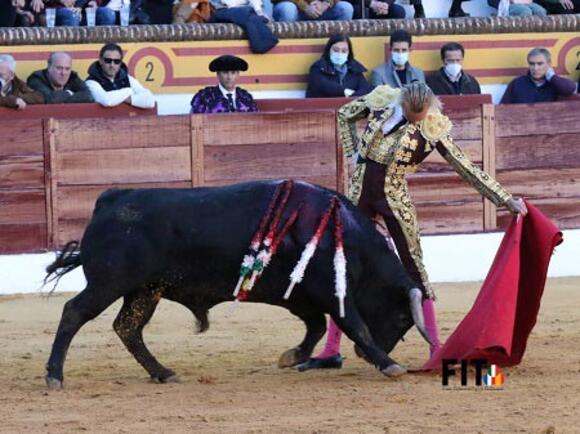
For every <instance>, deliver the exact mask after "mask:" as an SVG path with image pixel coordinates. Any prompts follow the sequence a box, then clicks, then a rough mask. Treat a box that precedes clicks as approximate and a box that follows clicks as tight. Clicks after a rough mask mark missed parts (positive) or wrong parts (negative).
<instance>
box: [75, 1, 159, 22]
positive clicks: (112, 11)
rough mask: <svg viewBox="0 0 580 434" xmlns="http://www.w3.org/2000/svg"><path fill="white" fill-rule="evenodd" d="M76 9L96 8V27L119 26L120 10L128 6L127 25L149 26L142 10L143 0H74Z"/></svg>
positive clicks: (147, 17) (147, 18)
mask: <svg viewBox="0 0 580 434" xmlns="http://www.w3.org/2000/svg"><path fill="white" fill-rule="evenodd" d="M75 4H76V5H77V6H78V7H82V8H83V9H86V8H96V9H97V10H96V16H95V22H96V25H97V26H111V25H115V24H121V9H123V8H124V7H125V6H129V24H151V18H150V17H149V15H148V14H147V13H146V12H145V11H144V10H143V6H144V5H143V0H89V1H87V0H76V3H75Z"/></svg>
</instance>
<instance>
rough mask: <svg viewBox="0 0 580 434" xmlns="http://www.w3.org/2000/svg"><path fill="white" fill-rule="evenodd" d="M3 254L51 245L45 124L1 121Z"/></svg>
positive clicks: (0, 223) (0, 224) (0, 227)
mask: <svg viewBox="0 0 580 434" xmlns="http://www.w3.org/2000/svg"><path fill="white" fill-rule="evenodd" d="M0 131H2V135H1V139H0V253H20V252H31V251H38V250H41V249H45V248H46V247H47V240H46V234H47V216H46V203H45V186H44V153H43V126H42V122H41V121H40V120H26V121H23V120H11V121H9V120H5V119H2V120H1V121H0Z"/></svg>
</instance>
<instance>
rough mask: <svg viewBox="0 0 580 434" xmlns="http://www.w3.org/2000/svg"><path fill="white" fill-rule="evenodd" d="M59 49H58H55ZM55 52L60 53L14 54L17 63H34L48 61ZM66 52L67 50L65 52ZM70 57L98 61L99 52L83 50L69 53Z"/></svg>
mask: <svg viewBox="0 0 580 434" xmlns="http://www.w3.org/2000/svg"><path fill="white" fill-rule="evenodd" d="M55 48H57V47H55ZM53 51H60V50H58V49H55V50H47V51H31V52H28V53H14V54H13V56H14V59H16V61H19V60H20V61H34V60H47V59H48V55H49V54H50V53H52V52H53ZM63 51H66V50H63ZM69 53H70V55H71V56H72V57H73V60H86V59H94V60H97V59H98V57H99V50H93V51H91V50H81V51H69Z"/></svg>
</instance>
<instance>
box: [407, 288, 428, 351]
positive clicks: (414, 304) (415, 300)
mask: <svg viewBox="0 0 580 434" xmlns="http://www.w3.org/2000/svg"><path fill="white" fill-rule="evenodd" d="M422 301H423V293H422V292H421V290H420V289H419V288H411V289H410V290H409V303H410V306H411V315H412V316H413V321H414V322H415V325H416V326H417V330H419V333H421V336H423V339H425V340H426V341H427V342H428V343H429V345H430V346H433V343H432V342H431V339H430V338H429V335H428V334H427V329H426V328H425V318H423V306H422Z"/></svg>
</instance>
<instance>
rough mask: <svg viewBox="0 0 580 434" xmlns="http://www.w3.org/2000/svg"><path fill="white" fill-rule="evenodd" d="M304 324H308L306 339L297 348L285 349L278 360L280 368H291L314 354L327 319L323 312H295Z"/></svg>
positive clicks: (324, 329)
mask: <svg viewBox="0 0 580 434" xmlns="http://www.w3.org/2000/svg"><path fill="white" fill-rule="evenodd" d="M291 312H292V313H293V314H295V315H296V316H298V317H299V318H300V319H301V320H302V321H304V324H306V336H304V340H303V341H302V342H301V343H300V345H298V346H297V347H295V348H291V349H289V350H288V351H285V352H284V353H283V354H282V355H281V356H280V359H279V360H278V367H279V368H289V367H292V366H296V365H299V364H300V363H304V362H306V361H307V360H308V359H309V358H310V356H311V355H312V351H313V350H314V347H315V346H316V344H317V343H318V341H320V339H322V337H323V336H324V333H325V332H326V319H325V318H324V315H323V314H322V313H310V314H308V315H306V314H303V313H298V312H294V311H292V310H291Z"/></svg>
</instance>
